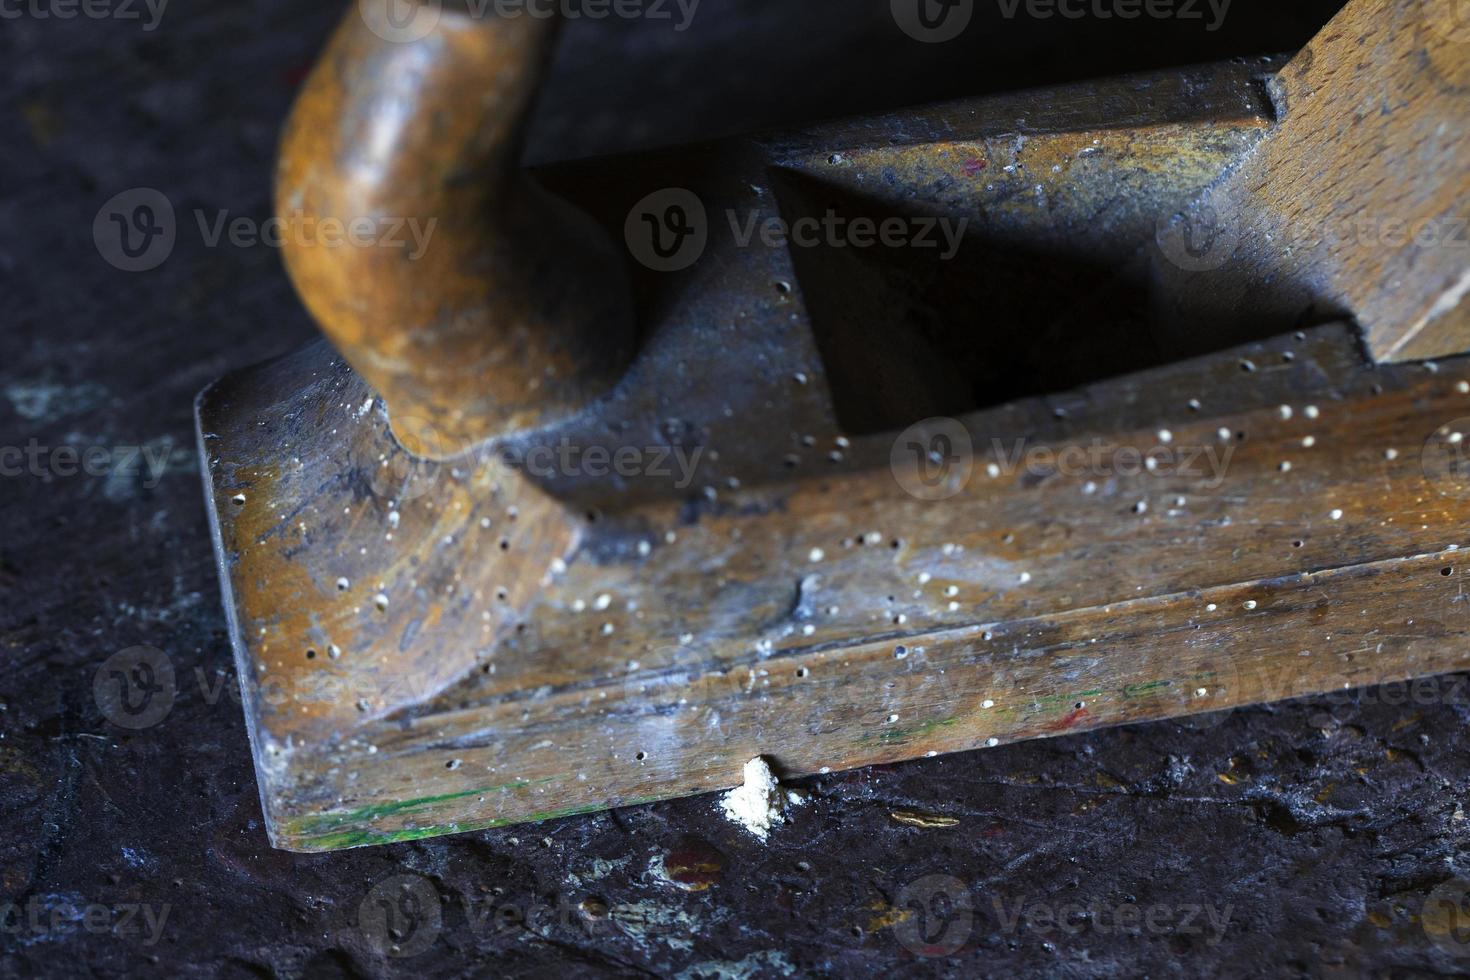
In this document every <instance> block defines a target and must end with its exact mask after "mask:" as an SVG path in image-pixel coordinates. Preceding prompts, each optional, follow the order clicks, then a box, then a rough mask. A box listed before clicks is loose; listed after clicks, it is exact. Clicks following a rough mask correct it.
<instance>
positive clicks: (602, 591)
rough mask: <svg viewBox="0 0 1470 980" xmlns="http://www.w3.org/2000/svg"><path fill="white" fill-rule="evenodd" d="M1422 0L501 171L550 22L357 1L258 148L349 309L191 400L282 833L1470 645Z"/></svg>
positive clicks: (296, 838) (302, 272) (1459, 236)
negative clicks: (1031, 81) (1087, 78)
mask: <svg viewBox="0 0 1470 980" xmlns="http://www.w3.org/2000/svg"><path fill="white" fill-rule="evenodd" d="M1442 6H1453V5H1439V4H1421V3H1419V2H1418V0H1355V2H1352V3H1350V4H1349V5H1348V7H1347V8H1346V9H1345V10H1344V11H1343V13H1342V14H1340V15H1339V16H1338V18H1336V19H1335V20H1334V21H1333V22H1332V23H1331V24H1329V25H1328V27H1327V28H1326V29H1325V30H1324V32H1323V33H1322V35H1321V36H1319V37H1318V38H1317V39H1316V40H1314V41H1313V42H1312V43H1311V45H1310V46H1309V47H1308V48H1307V49H1306V50H1304V51H1302V52H1301V53H1300V54H1298V55H1296V56H1295V57H1294V58H1291V59H1289V60H1288V59H1278V58H1260V59H1240V60H1237V61H1232V62H1229V63H1225V64H1220V65H1213V66H1205V67H1201V68H1193V69H1186V70H1179V71H1171V72H1167V73H1162V74H1151V75H1143V76H1133V77H1127V78H1122V79H1117V80H1111V81H1104V82H1098V83H1091V84H1085V85H1075V86H1069V87H1063V88H1056V89H1050V90H1042V91H1032V92H1026V93H1021V94H1017V95H1004V96H996V97H987V98H982V99H973V100H966V101H960V102H957V103H948V104H944V105H939V106H932V107H927V108H919V109H912V110H907V111H903V112H898V113H890V114H885V115H879V116H874V117H868V118H861V119H856V120H850V121H847V122H842V123H837V124H828V125H820V126H812V127H808V128H805V129H799V130H796V131H791V132H784V133H778V134H775V135H771V136H759V137H749V138H741V139H732V140H726V141H722V142H718V143H712V144H708V145H702V146H696V147H691V148H684V149H677V150H669V151H659V152H650V153H644V154H639V155H636V156H632V157H628V158H623V159H614V160H597V161H588V162H583V163H575V164H564V165H557V166H554V167H547V168H542V169H539V170H537V171H535V172H534V173H528V172H525V171H523V170H522V169H520V167H519V152H520V146H521V139H520V134H521V131H522V129H523V127H524V122H525V118H526V114H527V110H528V107H529V106H530V104H531V101H532V97H533V96H534V94H535V92H536V89H537V85H538V80H539V78H540V76H541V74H542V72H543V70H544V65H545V62H546V55H547V52H548V50H549V49H550V46H551V44H552V42H553V38H554V34H555V24H554V23H553V22H550V21H546V20H541V19H537V18H533V17H528V16H522V17H507V16H493V15H487V16H481V17H476V16H473V15H471V14H469V13H465V12H457V11H456V10H455V9H453V8H452V5H448V4H445V5H443V6H442V8H441V6H440V5H438V4H434V5H433V9H432V11H428V10H427V8H426V11H425V13H426V15H427V13H430V12H431V13H432V14H433V16H432V18H431V22H430V23H429V24H428V25H427V29H426V30H425V31H423V32H414V34H413V36H403V35H402V34H401V32H398V33H395V31H393V30H390V29H389V27H390V26H391V25H385V24H381V23H377V22H375V21H374V15H373V14H371V13H370V12H368V11H369V8H374V7H382V5H373V4H366V5H361V10H359V9H358V7H359V5H353V8H354V9H353V10H352V12H351V13H350V14H349V15H348V17H347V18H346V19H345V20H344V22H343V24H342V25H341V27H340V28H339V30H338V31H337V33H336V34H335V36H334V38H333V39H332V41H331V42H330V46H329V48H328V49H327V51H326V53H325V54H324V55H323V57H322V59H321V61H320V64H319V65H318V66H317V68H316V69H315V71H314V72H313V73H312V74H311V76H310V77H309V79H308V80H307V81H306V83H305V86H304V89H303V91H302V93H301V95H300V97H299V101H298V103H297V105H296V108H295V110H294V112H293V114H292V116H291V119H290V121H289V123H288V126H287V129H286V132H285V137H284V144H283V149H282V154H281V160H280V166H279V171H278V181H277V208H278V211H279V215H280V218H281V220H282V221H283V223H284V226H285V227H286V228H287V229H288V232H287V233H286V234H285V235H284V236H283V237H284V240H285V242H286V245H285V250H284V257H285V261H286V265H287V268H288V270H289V273H290V275H291V277H292V279H293V281H294V282H295V284H296V286H297V288H298V290H299V292H300V295H301V297H302V300H303V301H304V303H305V305H306V306H307V308H308V309H309V310H310V311H311V313H312V314H313V316H314V317H315V319H316V320H317V321H318V323H319V324H320V326H321V328H322V330H323V332H324V333H325V335H326V340H325V341H323V342H319V343H318V344H316V345H314V346H311V347H308V348H307V349H305V350H302V351H300V352H299V353H296V354H293V355H290V356H288V357H285V358H283V359H280V360H277V361H274V362H271V363H268V364H264V365H260V366H257V367H252V368H249V369H246V370H242V371H239V372H237V373H234V374H231V375H229V376H228V377H226V378H224V379H223V380H221V381H220V382H218V383H216V384H215V385H213V386H212V387H211V388H209V389H208V390H207V391H206V392H204V393H203V394H202V395H201V396H200V399H199V402H198V406H197V416H198V431H199V439H200V447H201V453H202V456H203V458H204V459H206V460H207V463H208V466H207V475H206V482H207V497H208V501H209V507H210V514H211V518H212V522H213V530H214V536H215V546H216V550H217V554H218V558H219V565H220V572H221V581H222V584H223V591H224V598H225V605H226V608H227V610H228V614H229V625H230V631H231V636H232V641H233V644H234V650H235V656H236V664H237V667H238V672H239V680H240V683H241V686H242V690H243V693H244V706H245V713H246V718H247V721H248V725H249V730H250V737H251V744H252V747H253V750H254V753H255V762H256V771H257V775H258V778H259V784H260V792H261V799H262V802H263V806H264V811H265V816H266V824H267V826H268V828H269V832H270V837H271V841H272V843H273V844H274V845H275V846H277V847H282V848H287V849H290V850H326V849H333V848H342V847H353V846H359V845H366V844H375V843H379V842H386V841H398V840H408V839H416V838H423V837H429V836H433V835H438V834H448V833H454V832H458V831H468V830H474V829H478V828H486V827H494V826H500V825H505V824H511V823H516V822H520V821H534V820H545V819H548V818H551V817H558V816H563V815H567V814H576V813H585V812H588V811H595V810H599V809H603V808H609V807H617V806H622V805H627V804H633V803H641V802H645V801H652V800H660V799H666V798H670V797H677V796H683V795H689V794H696V793H704V792H708V791H713V790H717V789H722V788H726V787H729V786H733V785H736V784H738V783H739V782H740V780H741V772H742V767H743V766H744V764H745V763H746V762H747V761H748V760H750V759H752V758H753V757H756V756H763V757H765V758H766V759H768V760H770V761H771V763H772V764H773V765H774V767H775V768H776V770H777V771H778V772H779V773H780V774H781V775H782V776H786V777H797V776H802V775H807V774H813V773H821V772H828V771H834V770H841V769H847V768H852V767H856V766H865V765H870V764H874V763H887V762H894V761H898V760H906V759H914V758H920V757H925V756H934V755H937V754H940V753H953V752H961V751H967V750H972V749H977V748H983V747H986V746H995V745H999V744H1003V743H1007V742H1012V741H1015V740H1019V739H1028V738H1038V737H1046V736H1053V735H1060V734H1063V733H1070V732H1078V731H1083V730H1086V729H1090V728H1096V727H1100V726H1109V725H1118V724H1123V723H1128V722H1135V721H1143V720H1151V719H1164V718H1172V717H1179V716H1185V715H1198V714H1204V713H1213V712H1222V711H1225V710H1227V709H1231V708H1234V707H1236V706H1240V705H1246V704H1252V703H1258V702H1262V701H1269V700H1276V699H1284V698H1291V697H1296V696H1301V695H1306V694H1311V693H1318V692H1323V691H1328V690H1337V689H1341V688H1344V687H1358V686H1363V685H1369V684H1375V683H1379V682H1385V681H1391V680H1401V679H1407V678H1411V677H1419V676H1425V675H1431V674H1436V673H1441V672H1446V671H1455V670H1464V669H1467V668H1470V617H1467V606H1466V602H1465V598H1466V597H1465V594H1464V587H1463V585H1462V580H1463V577H1464V576H1465V575H1466V574H1470V563H1467V562H1466V561H1465V560H1464V559H1463V557H1462V552H1461V551H1460V549H1461V547H1463V546H1465V545H1470V532H1467V530H1466V529H1467V527H1470V470H1467V468H1466V460H1465V457H1464V452H1463V445H1464V435H1465V434H1466V433H1470V362H1467V361H1466V360H1465V359H1463V358H1459V357H1455V356H1454V355H1458V354H1460V353H1461V352H1463V351H1465V350H1467V349H1470V324H1467V319H1466V313H1465V310H1466V307H1465V306H1464V305H1463V304H1461V302H1460V301H1461V299H1462V298H1463V297H1464V295H1465V293H1466V292H1467V291H1470V248H1464V247H1462V246H1463V245H1464V237H1465V230H1464V221H1463V219H1464V218H1465V216H1466V214H1467V204H1470V194H1467V189H1470V175H1467V161H1470V133H1467V119H1470V114H1467V112H1466V106H1467V98H1470V68H1467V63H1470V57H1467V51H1470V48H1467V42H1470V37H1465V36H1462V35H1463V34H1464V33H1465V32H1464V31H1463V30H1461V29H1460V27H1461V25H1458V24H1456V23H1454V22H1447V21H1445V19H1444V18H1443V17H1442V16H1441V15H1440V14H1439V13H1438V12H1436V11H1435V10H1434V9H1433V8H1436V7H1442ZM409 223H413V227H415V228H416V229H418V230H419V231H420V232H422V234H421V235H420V244H421V245H422V248H421V249H417V250H415V249H409V248H405V247H402V243H403V242H404V241H405V240H406V236H403V235H402V234H395V233H394V231H395V229H401V228H402V227H404V226H405V225H407V224H409ZM329 226H335V228H336V230H337V231H338V234H335V235H328V234H325V233H323V232H324V230H325V229H327V228H328V227H329ZM941 232H948V233H949V237H947V238H946V236H945V234H942V233H941ZM924 241H930V242H933V243H935V244H934V245H933V247H930V246H926V245H924V244H923V242H924ZM1457 241H1458V242H1459V245H1457V244H1456V242H1457ZM1429 358H1440V359H1441V360H1440V361H1439V362H1438V363H1430V362H1428V360H1427V359H1429Z"/></svg>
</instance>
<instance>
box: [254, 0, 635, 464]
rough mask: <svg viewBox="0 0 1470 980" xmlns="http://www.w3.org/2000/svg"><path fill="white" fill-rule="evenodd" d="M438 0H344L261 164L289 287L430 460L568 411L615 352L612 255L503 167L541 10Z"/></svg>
mask: <svg viewBox="0 0 1470 980" xmlns="http://www.w3.org/2000/svg"><path fill="white" fill-rule="evenodd" d="M452 7H453V5H452V4H447V3H446V4H443V5H441V4H439V3H433V4H429V3H424V4H422V5H409V6H405V5H403V4H396V5H395V4H352V5H351V10H350V11H349V13H348V15H347V17H346V18H345V20H344V21H343V23H342V24H341V25H340V27H339V28H338V29H337V31H336V33H335V35H334V36H333V37H332V39H331V42H330V44H329V46H328V48H327V50H326V52H325V54H324V55H323V56H322V58H321V61H320V62H319V63H318V64H317V66H316V68H315V69H314V70H313V72H312V73H311V75H310V76H309V78H308V79H307V81H306V83H305V85H304V88H303V90H302V92H301V94H300V96H299V98H298V100H297V102H296V106H295V108H294V110H293V112H292V115H291V118H290V121H289V123H288V124H287V128H286V133H285V137H284V141H283V145H282V150H281V157H280V163H279V169H278V172H277V177H276V209H277V213H278V216H279V217H280V218H281V219H282V221H283V228H284V242H285V244H284V255H285V261H286V266H287V268H288V270H289V272H290V275H291V278H292V280H293V282H294V283H295V285H296V288H297V290H298V291H299V292H300V294H301V297H302V299H303V300H304V301H305V303H306V306H307V307H308V309H309V310H310V311H311V313H312V315H313V316H314V317H315V318H316V320H317V322H318V323H319V324H320V325H321V328H322V330H323V331H324V332H325V333H326V335H327V336H328V337H329V338H331V340H332V341H333V343H335V344H336V346H337V348H338V349H339V350H341V352H342V354H343V355H344V356H345V357H346V358H347V360H348V362H349V363H350V364H351V365H352V366H353V367H354V368H355V369H356V370H357V371H358V372H359V373H360V374H361V375H362V376H363V377H364V378H365V379H366V380H367V381H368V382H369V383H370V384H372V385H373V387H374V388H375V389H376V390H377V391H378V393H379V394H381V395H382V396H383V398H384V400H385V401H386V403H387V406H388V410H389V418H390V420H391V423H392V425H393V429H394V432H395V433H396V434H397V435H398V437H399V439H400V441H402V442H403V444H404V445H405V447H406V448H408V449H409V450H410V451H413V452H415V453H418V454H420V455H425V456H431V457H436V458H444V457H448V456H452V455H455V454H456V453H457V452H459V451H461V450H463V449H465V448H467V447H468V446H469V445H472V444H474V443H476V442H479V441H481V440H484V439H487V438H492V437H495V436H498V435H503V434H508V433H511V432H516V431H520V430H525V429H528V428H533V427H537V426H540V425H544V424H547V423H549V422H553V421H556V420H557V419H560V418H564V417H567V416H568V415H570V414H573V413H575V412H577V411H579V410H580V409H582V408H583V407H585V406H586V405H587V404H588V403H589V402H590V401H591V400H593V399H595V398H596V397H598V396H599V395H601V394H603V393H605V392H606V391H607V390H608V389H609V388H610V387H611V386H612V385H613V384H614V383H615V382H616V381H617V380H618V379H619V378H620V377H621V376H622V373H623V370H624V368H625V367H626V365H627V363H628V361H629V360H630V358H631V355H632V349H631V348H632V326H631V302H630V301H629V299H628V292H627V285H626V282H625V269H624V266H623V264H622V260H621V258H620V257H619V256H618V255H617V254H616V253H614V252H613V251H612V250H611V248H610V246H608V245H607V244H606V243H605V242H603V240H602V238H601V234H600V232H599V231H598V230H596V229H594V228H593V227H592V225H591V223H590V221H588V219H586V218H585V216H583V215H581V214H579V213H576V212H574V211H573V210H572V209H571V208H570V207H569V206H567V205H565V204H564V203H562V202H560V201H559V200H556V199H554V198H552V197H551V196H550V195H548V194H547V193H546V192H544V191H543V190H541V188H540V187H538V186H537V185H536V184H535V183H534V182H533V181H531V180H530V179H529V178H528V177H526V176H525V175H524V174H523V173H521V172H520V170H519V168H518V162H519V161H518V155H519V150H520V145H521V140H520V133H521V129H522V126H523V122H524V119H525V116H526V112H527V109H528V107H529V105H530V103H531V100H532V97H533V96H534V94H535V92H536V89H537V86H538V83H539V81H540V79H541V75H542V71H543V66H544V63H545V61H546V55H547V52H548V51H549V49H550V46H551V42H552V39H553V38H554V36H555V32H556V26H557V25H556V23H555V22H554V21H551V20H547V19H545V18H539V17H532V16H528V15H522V16H515V17H500V16H496V15H494V14H490V13H487V14H484V15H481V16H472V15H470V14H468V13H465V12H463V11H456V10H454V9H452ZM375 11H376V13H375ZM389 11H396V12H397V13H398V14H400V15H402V14H404V13H405V12H408V13H411V15H412V16H411V17H409V18H407V19H404V18H403V17H401V16H400V17H399V18H397V19H395V20H391V21H390V20H389V19H388V12H389Z"/></svg>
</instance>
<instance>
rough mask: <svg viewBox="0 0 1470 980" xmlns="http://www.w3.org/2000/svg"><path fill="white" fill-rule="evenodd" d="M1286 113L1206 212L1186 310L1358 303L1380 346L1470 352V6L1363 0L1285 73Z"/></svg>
mask: <svg viewBox="0 0 1470 980" xmlns="http://www.w3.org/2000/svg"><path fill="white" fill-rule="evenodd" d="M1272 89H1273V95H1274V98H1275V102H1276V107H1277V111H1278V113H1279V115H1280V124H1279V126H1278V127H1277V128H1276V129H1275V131H1273V132H1272V133H1271V135H1270V136H1269V137H1267V138H1266V139H1265V140H1264V141H1263V142H1262V143H1261V145H1260V146H1259V148H1258V149H1257V150H1256V152H1254V153H1253V154H1251V155H1250V157H1249V158H1248V159H1246V160H1245V161H1244V162H1243V163H1242V164H1241V166H1240V167H1239V169H1238V170H1237V171H1236V172H1235V173H1233V174H1231V175H1230V177H1229V178H1228V179H1227V180H1225V181H1222V182H1221V184H1220V185H1219V186H1218V187H1216V188H1213V189H1212V190H1211V192H1210V193H1209V194H1207V195H1206V196H1205V197H1204V199H1203V200H1202V201H1201V202H1199V203H1198V205H1197V206H1196V208H1195V209H1193V211H1192V212H1190V219H1189V220H1192V221H1194V222H1195V223H1196V224H1197V225H1198V229H1197V232H1196V234H1197V237H1198V240H1199V245H1200V251H1201V253H1202V254H1201V255H1200V256H1199V259H1200V261H1199V264H1198V265H1197V266H1196V267H1195V268H1193V269H1191V270H1188V271H1181V270H1179V269H1177V268H1167V269H1166V270H1165V272H1166V274H1169V275H1170V276H1171V277H1172V278H1175V279H1178V280H1180V286H1179V294H1180V295H1179V297H1178V298H1177V300H1176V301H1175V303H1176V304H1177V306H1178V308H1179V312H1178V315H1179V316H1180V317H1181V318H1182V319H1189V318H1202V319H1211V318H1215V317H1229V316H1230V310H1232V309H1233V308H1237V307H1238V306H1239V305H1240V304H1244V303H1249V304H1252V305H1253V306H1254V307H1255V308H1256V309H1257V310H1258V311H1259V314H1260V315H1261V316H1262V317H1263V318H1269V319H1271V320H1272V321H1274V322H1276V323H1277V324H1279V325H1280V327H1281V329H1291V328H1294V327H1296V326H1298V325H1301V324H1302V323H1309V322H1320V321H1321V320H1322V319H1323V318H1324V317H1333V316H1353V317H1355V318H1356V320H1357V321H1358V323H1360V324H1361V325H1362V327H1363V330H1364V337H1365V343H1366V345H1367V347H1368V350H1369V351H1370V352H1371V353H1372V355H1373V356H1374V357H1375V358H1378V359H1381V360H1390V361H1412V360H1422V359H1425V358H1432V357H1444V356H1449V355H1453V354H1459V353H1462V352H1464V351H1466V350H1470V305H1466V304H1464V303H1463V302H1462V300H1464V298H1465V296H1466V295H1467V293H1470V111H1467V99H1470V16H1467V14H1466V11H1465V7H1464V5H1463V4H1460V3H1454V2H1440V0H1357V2H1354V3H1351V4H1349V5H1348V6H1347V8H1346V9H1344V10H1343V12H1342V13H1340V14H1339V15H1338V16H1337V17H1336V18H1334V19H1333V20H1332V22H1331V23H1329V24H1328V25H1327V27H1325V28H1324V29H1323V31H1322V32H1321V33H1320V34H1319V35H1318V36H1317V37H1316V38H1315V39H1314V40H1313V41H1312V42H1311V44H1309V45H1308V46H1307V47H1306V48H1305V49H1303V50H1302V51H1301V53H1300V54H1298V55H1297V56H1296V57H1295V58H1294V59H1293V60H1292V63H1291V64H1290V65H1289V66H1287V68H1286V69H1285V70H1284V71H1283V72H1281V74H1280V75H1279V76H1278V77H1277V78H1276V79H1275V80H1274V82H1273V85H1272Z"/></svg>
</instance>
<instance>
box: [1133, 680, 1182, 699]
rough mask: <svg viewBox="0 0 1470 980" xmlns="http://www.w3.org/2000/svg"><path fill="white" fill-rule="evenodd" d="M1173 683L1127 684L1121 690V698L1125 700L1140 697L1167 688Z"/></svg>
mask: <svg viewBox="0 0 1470 980" xmlns="http://www.w3.org/2000/svg"><path fill="white" fill-rule="evenodd" d="M1173 683H1174V682H1173V681H1149V682H1148V683H1147V684H1129V685H1128V686H1127V687H1125V688H1123V696H1124V697H1125V698H1134V697H1141V696H1143V695H1145V694H1150V693H1152V692H1154V691H1157V690H1158V689H1159V688H1163V687H1169V686H1170V685H1171V684H1173Z"/></svg>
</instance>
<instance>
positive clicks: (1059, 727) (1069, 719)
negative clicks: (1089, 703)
mask: <svg viewBox="0 0 1470 980" xmlns="http://www.w3.org/2000/svg"><path fill="white" fill-rule="evenodd" d="M1086 717H1087V709H1086V708H1078V709H1077V710H1075V711H1072V712H1069V713H1068V714H1067V716H1066V717H1064V718H1062V719H1061V720H1060V721H1054V722H1052V723H1051V724H1049V725H1046V726H1044V727H1043V731H1048V732H1064V731H1066V730H1067V729H1069V728H1071V727H1072V726H1073V725H1075V724H1077V723H1078V722H1079V721H1081V720H1082V719H1083V718H1086Z"/></svg>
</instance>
